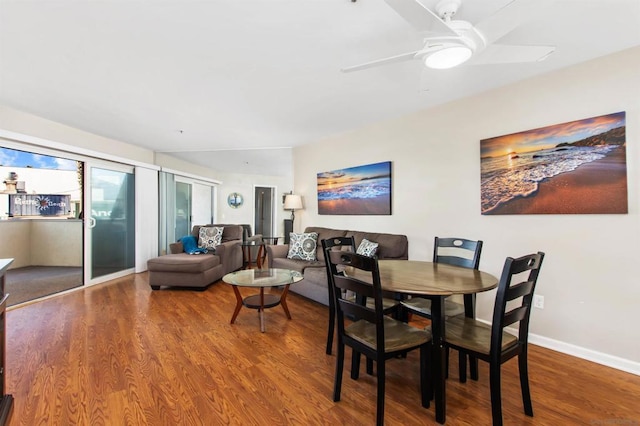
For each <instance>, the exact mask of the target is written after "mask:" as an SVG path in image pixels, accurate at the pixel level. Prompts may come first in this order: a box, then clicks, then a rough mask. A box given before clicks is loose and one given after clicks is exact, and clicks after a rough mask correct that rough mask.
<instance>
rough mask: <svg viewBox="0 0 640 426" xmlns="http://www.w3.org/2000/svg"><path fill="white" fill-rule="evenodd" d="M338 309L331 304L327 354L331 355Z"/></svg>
mask: <svg viewBox="0 0 640 426" xmlns="http://www.w3.org/2000/svg"><path fill="white" fill-rule="evenodd" d="M335 323H336V310H335V308H334V307H333V306H329V329H328V330H327V355H331V349H332V347H333V332H334V330H335V328H336V326H335Z"/></svg>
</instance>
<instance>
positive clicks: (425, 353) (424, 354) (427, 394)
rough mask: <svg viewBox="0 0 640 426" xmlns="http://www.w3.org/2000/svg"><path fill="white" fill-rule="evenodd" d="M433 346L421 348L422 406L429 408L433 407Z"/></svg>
mask: <svg viewBox="0 0 640 426" xmlns="http://www.w3.org/2000/svg"><path fill="white" fill-rule="evenodd" d="M429 352H431V345H428V346H423V347H421V348H420V394H421V396H422V406H423V407H424V408H429V406H430V405H431V397H432V396H433V387H432V386H431V380H432V378H431V364H430V362H431V359H430V358H429Z"/></svg>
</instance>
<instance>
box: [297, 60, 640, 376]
mask: <svg viewBox="0 0 640 426" xmlns="http://www.w3.org/2000/svg"><path fill="white" fill-rule="evenodd" d="M427 96H428V95H427ZM618 111H626V112H627V165H628V169H627V172H628V175H627V179H628V199H629V214H627V215H517V216H482V215H481V214H480V142H479V141H480V140H481V139H484V138H488V137H492V136H500V135H505V134H510V133H514V132H518V131H523V130H528V129H534V128H538V127H543V126H547V125H551V124H557V123H563V122H567V121H572V120H577V119H582V118H588V117H593V116H598V115H603V114H608V113H613V112H618ZM639 128H640V48H635V49H632V50H628V51H625V52H621V53H618V54H615V55H612V56H608V57H605V58H601V59H598V60H595V61H592V62H588V63H584V64H581V65H578V66H574V67H571V68H567V69H564V70H561V71H558V72H554V73H550V74H547V75H543V76H541V77H537V78H534V79H530V80H527V81H524V82H521V83H517V84H514V85H511V86H508V87H504V88H501V89H498V90H493V91H490V92H487V93H484V94H482V95H479V96H475V97H473V98H467V99H463V100H460V101H457V102H453V103H450V104H447V105H444V106H441V107H437V108H433V109H429V110H425V111H422V112H419V113H417V114H413V115H410V116H406V117H402V118H400V119H397V120H393V121H388V122H381V123H377V124H375V125H373V126H370V127H367V128H363V129H360V130H357V131H354V132H352V133H349V134H345V135H341V136H337V137H333V138H330V139H326V140H323V141H321V142H320V143H314V144H311V145H306V146H303V147H299V148H296V149H294V176H295V178H294V180H295V190H294V191H295V192H296V193H300V194H302V195H303V196H304V199H305V210H304V211H301V212H300V213H299V214H296V222H297V226H296V228H297V229H302V228H303V227H305V226H311V225H316V226H327V227H336V228H348V229H356V230H364V231H382V232H391V233H402V234H406V235H407V236H408V238H409V256H410V258H411V259H415V260H429V259H430V258H431V253H432V250H433V237H434V236H436V235H439V236H460V237H468V238H471V239H482V240H484V249H483V254H482V261H481V265H480V267H481V269H482V270H485V271H487V272H490V273H492V274H494V275H499V273H500V271H501V269H502V265H503V263H504V259H505V257H507V256H514V257H515V256H520V255H524V254H527V253H530V252H535V251H539V250H540V251H544V252H546V254H547V257H546V258H545V263H544V265H543V269H542V272H541V276H540V280H539V284H538V287H537V290H536V293H537V294H539V295H544V297H545V307H544V309H543V310H539V309H535V310H534V311H533V313H532V322H531V333H532V341H534V340H536V341H537V342H538V343H541V344H545V345H547V346H551V347H555V348H557V349H560V350H563V351H566V352H570V353H574V354H576V355H579V356H583V357H585V358H590V359H594V360H597V361H599V362H602V363H605V364H609V365H615V366H617V367H619V368H622V369H626V370H627V371H633V372H635V373H636V374H640V327H638V326H637V324H638V321H637V319H636V318H637V317H636V313H637V311H638V307H640V279H639V278H638V272H637V271H636V269H635V262H637V261H638V259H639V258H640V256H639V255H640V246H639V243H638V242H639V241H640V217H639V209H638V184H637V182H638V164H639V156H640V153H639V152H640V151H639V150H638V142H639V141H640V129H639ZM336 152H339V153H340V155H336V154H335V153H336ZM379 161H392V162H393V171H392V176H393V177H392V179H393V214H392V215H391V216H325V215H322V216H320V215H318V214H317V199H316V174H317V173H318V172H323V171H329V170H334V169H339V168H344V167H350V166H357V165H362V164H369V163H374V162H379ZM494 294H495V293H494V292H492V293H491V294H485V295H482V297H479V305H478V316H479V317H480V318H482V319H486V320H489V319H490V312H491V311H492V309H493V297H494Z"/></svg>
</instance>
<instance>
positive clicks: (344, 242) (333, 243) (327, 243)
mask: <svg viewBox="0 0 640 426" xmlns="http://www.w3.org/2000/svg"><path fill="white" fill-rule="evenodd" d="M320 243H321V244H322V251H323V252H324V251H326V250H327V249H329V250H336V249H335V248H336V247H350V248H351V251H353V252H355V251H356V241H355V239H354V238H353V237H333V238H327V239H324V240H320ZM324 263H325V266H326V269H327V287H328V290H329V307H330V308H331V311H333V309H334V306H335V305H334V303H335V300H334V297H333V293H332V292H333V288H332V286H331V275H332V274H333V273H336V272H337V271H332V270H331V265H330V264H329V259H328V258H327V256H325V257H324Z"/></svg>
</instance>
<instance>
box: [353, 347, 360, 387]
mask: <svg viewBox="0 0 640 426" xmlns="http://www.w3.org/2000/svg"><path fill="white" fill-rule="evenodd" d="M358 377H360V352H357V351H355V350H353V349H352V354H351V378H352V379H353V380H358Z"/></svg>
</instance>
